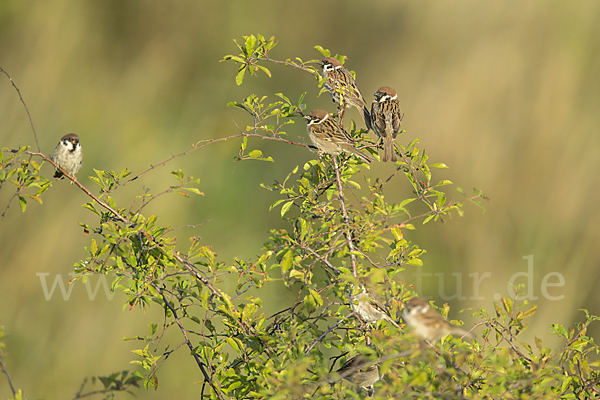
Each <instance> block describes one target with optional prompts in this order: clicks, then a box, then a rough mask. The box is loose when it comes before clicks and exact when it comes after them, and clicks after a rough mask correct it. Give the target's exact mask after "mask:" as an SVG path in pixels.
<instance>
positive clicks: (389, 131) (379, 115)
mask: <svg viewBox="0 0 600 400" xmlns="http://www.w3.org/2000/svg"><path fill="white" fill-rule="evenodd" d="M400 121H402V114H401V113H400V103H399V102H398V93H396V91H395V90H394V89H392V88H391V87H387V86H382V87H380V88H379V89H378V90H377V92H375V100H373V103H371V128H373V131H374V132H375V133H376V134H377V135H378V136H379V137H380V138H381V139H382V140H383V157H382V158H381V161H384V162H385V161H392V162H396V160H397V158H396V151H395V148H394V139H395V138H396V136H397V135H398V132H400Z"/></svg>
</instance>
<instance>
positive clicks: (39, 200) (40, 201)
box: [25, 194, 42, 204]
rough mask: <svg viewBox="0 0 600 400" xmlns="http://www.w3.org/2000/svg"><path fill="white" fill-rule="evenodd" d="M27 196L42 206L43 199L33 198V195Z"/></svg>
mask: <svg viewBox="0 0 600 400" xmlns="http://www.w3.org/2000/svg"><path fill="white" fill-rule="evenodd" d="M25 196H27V197H29V198H30V199H33V200H35V201H37V202H38V203H40V204H42V198H41V197H39V196H33V195H31V194H26V195H25Z"/></svg>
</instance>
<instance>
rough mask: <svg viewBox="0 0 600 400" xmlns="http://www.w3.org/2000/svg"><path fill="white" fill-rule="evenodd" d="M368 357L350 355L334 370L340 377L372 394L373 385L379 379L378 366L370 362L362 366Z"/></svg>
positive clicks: (367, 360) (367, 361)
mask: <svg viewBox="0 0 600 400" xmlns="http://www.w3.org/2000/svg"><path fill="white" fill-rule="evenodd" d="M369 361H370V360H369V359H368V358H366V357H364V356H362V355H358V356H355V357H352V358H351V359H349V360H348V361H346V363H344V365H342V367H341V368H340V369H338V370H337V371H336V372H337V373H339V374H340V376H341V377H342V379H346V380H348V381H350V382H351V383H353V384H355V385H357V386H360V387H361V388H363V389H365V390H366V391H367V395H369V396H372V395H373V385H375V383H376V382H377V381H378V380H379V378H380V376H379V366H378V365H377V364H371V365H369V366H368V367H364V365H365V364H367V363H369Z"/></svg>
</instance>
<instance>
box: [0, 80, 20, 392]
mask: <svg viewBox="0 0 600 400" xmlns="http://www.w3.org/2000/svg"><path fill="white" fill-rule="evenodd" d="M0 69H2V68H0ZM2 71H4V70H2ZM5 73H6V72H5ZM0 367H2V372H4V374H5V375H6V379H7V380H8V385H9V386H10V390H11V391H12V394H13V397H15V396H16V395H17V391H16V390H15V387H14V386H13V383H12V380H11V379H10V374H9V373H8V371H7V370H6V368H5V367H4V362H3V361H2V354H0Z"/></svg>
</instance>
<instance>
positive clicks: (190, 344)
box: [152, 284, 222, 398]
mask: <svg viewBox="0 0 600 400" xmlns="http://www.w3.org/2000/svg"><path fill="white" fill-rule="evenodd" d="M152 286H153V287H154V289H156V291H158V293H159V294H160V295H161V297H162V299H163V301H164V302H165V305H166V306H167V307H168V308H169V310H171V312H172V313H173V318H174V319H175V322H177V325H178V326H179V329H180V330H181V333H182V334H183V337H184V338H185V342H186V344H187V345H188V347H189V349H190V351H191V353H192V355H193V356H194V360H196V364H198V368H200V371H201V372H202V375H203V376H204V382H208V384H209V385H210V387H211V388H212V389H213V390H214V392H215V395H216V396H218V397H219V398H222V397H221V393H220V391H218V390H217V388H216V387H215V385H214V383H213V381H212V379H211V378H210V376H208V373H207V372H206V364H204V363H203V362H202V360H201V359H200V357H199V356H198V354H196V353H195V352H194V345H193V344H192V342H191V341H190V339H189V337H188V335H187V330H186V329H185V328H184V327H183V325H182V324H181V321H179V317H178V316H177V311H176V310H175V308H173V306H172V305H171V303H169V301H168V300H167V298H166V297H165V295H164V293H163V291H162V290H161V289H160V288H159V287H158V286H157V285H155V284H152Z"/></svg>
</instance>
